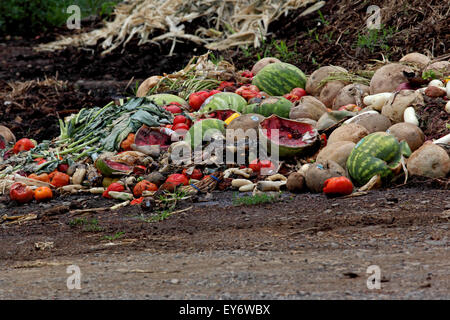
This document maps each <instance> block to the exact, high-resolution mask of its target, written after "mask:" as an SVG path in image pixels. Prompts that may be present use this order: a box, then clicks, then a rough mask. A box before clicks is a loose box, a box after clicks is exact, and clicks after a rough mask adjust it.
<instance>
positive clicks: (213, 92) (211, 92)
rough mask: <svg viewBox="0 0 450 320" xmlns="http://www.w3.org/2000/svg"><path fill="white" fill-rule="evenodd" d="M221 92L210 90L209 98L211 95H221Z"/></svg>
mask: <svg viewBox="0 0 450 320" xmlns="http://www.w3.org/2000/svg"><path fill="white" fill-rule="evenodd" d="M221 92H222V91H220V90H211V91H210V92H209V96H210V97H211V96H213V95H215V94H216V93H221Z"/></svg>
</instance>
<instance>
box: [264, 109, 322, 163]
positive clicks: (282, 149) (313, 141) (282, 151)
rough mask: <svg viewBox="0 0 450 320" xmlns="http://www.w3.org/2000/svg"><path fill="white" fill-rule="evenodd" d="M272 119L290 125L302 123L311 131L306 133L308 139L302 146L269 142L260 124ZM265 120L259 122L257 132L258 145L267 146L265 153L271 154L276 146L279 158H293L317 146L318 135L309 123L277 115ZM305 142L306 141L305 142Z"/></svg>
mask: <svg viewBox="0 0 450 320" xmlns="http://www.w3.org/2000/svg"><path fill="white" fill-rule="evenodd" d="M272 118H278V119H282V120H286V121H288V122H292V123H302V124H305V125H307V126H310V127H311V130H310V131H309V132H308V136H309V138H308V139H307V143H306V144H304V145H302V146H287V145H281V144H279V143H278V144H277V143H275V142H274V141H271V140H269V138H268V137H267V136H266V134H265V133H264V130H263V128H262V123H263V122H264V121H266V120H267V121H270V120H271V119H272ZM266 120H263V121H262V122H260V124H259V126H258V132H259V139H260V145H261V146H262V147H263V148H264V147H265V146H267V149H268V150H267V151H269V152H271V153H272V150H273V148H275V147H276V146H278V156H279V157H283V158H286V157H293V156H298V155H301V154H303V153H305V152H307V151H309V150H310V149H311V148H314V147H315V146H318V145H319V142H320V139H319V133H318V131H317V130H316V129H315V128H314V127H313V126H312V125H311V124H309V123H304V122H302V121H296V120H292V119H287V118H283V117H279V116H277V115H275V114H274V115H271V116H270V117H268V118H266ZM305 142H306V141H305Z"/></svg>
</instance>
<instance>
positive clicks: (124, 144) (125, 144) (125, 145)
mask: <svg viewBox="0 0 450 320" xmlns="http://www.w3.org/2000/svg"><path fill="white" fill-rule="evenodd" d="M134 137H135V134H134V133H130V134H128V136H127V138H126V139H125V140H123V141H122V143H121V144H120V147H121V148H122V150H124V151H130V150H131V145H132V144H133V143H134Z"/></svg>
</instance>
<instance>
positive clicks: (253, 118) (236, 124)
mask: <svg viewBox="0 0 450 320" xmlns="http://www.w3.org/2000/svg"><path fill="white" fill-rule="evenodd" d="M263 120H264V116H262V115H260V114H256V113H249V114H243V115H241V116H239V117H237V118H236V119H234V120H233V121H231V122H230V124H229V125H228V126H227V130H228V129H231V130H237V129H242V130H244V132H245V131H247V130H248V129H255V130H257V129H258V125H259V123H260V122H261V121H263Z"/></svg>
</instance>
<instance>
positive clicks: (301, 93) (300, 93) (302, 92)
mask: <svg viewBox="0 0 450 320" xmlns="http://www.w3.org/2000/svg"><path fill="white" fill-rule="evenodd" d="M290 93H291V94H293V95H295V96H297V97H298V98H299V99H300V98H301V97H304V96H306V95H307V93H306V91H305V89H303V88H294V89H292V90H291V92H290Z"/></svg>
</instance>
